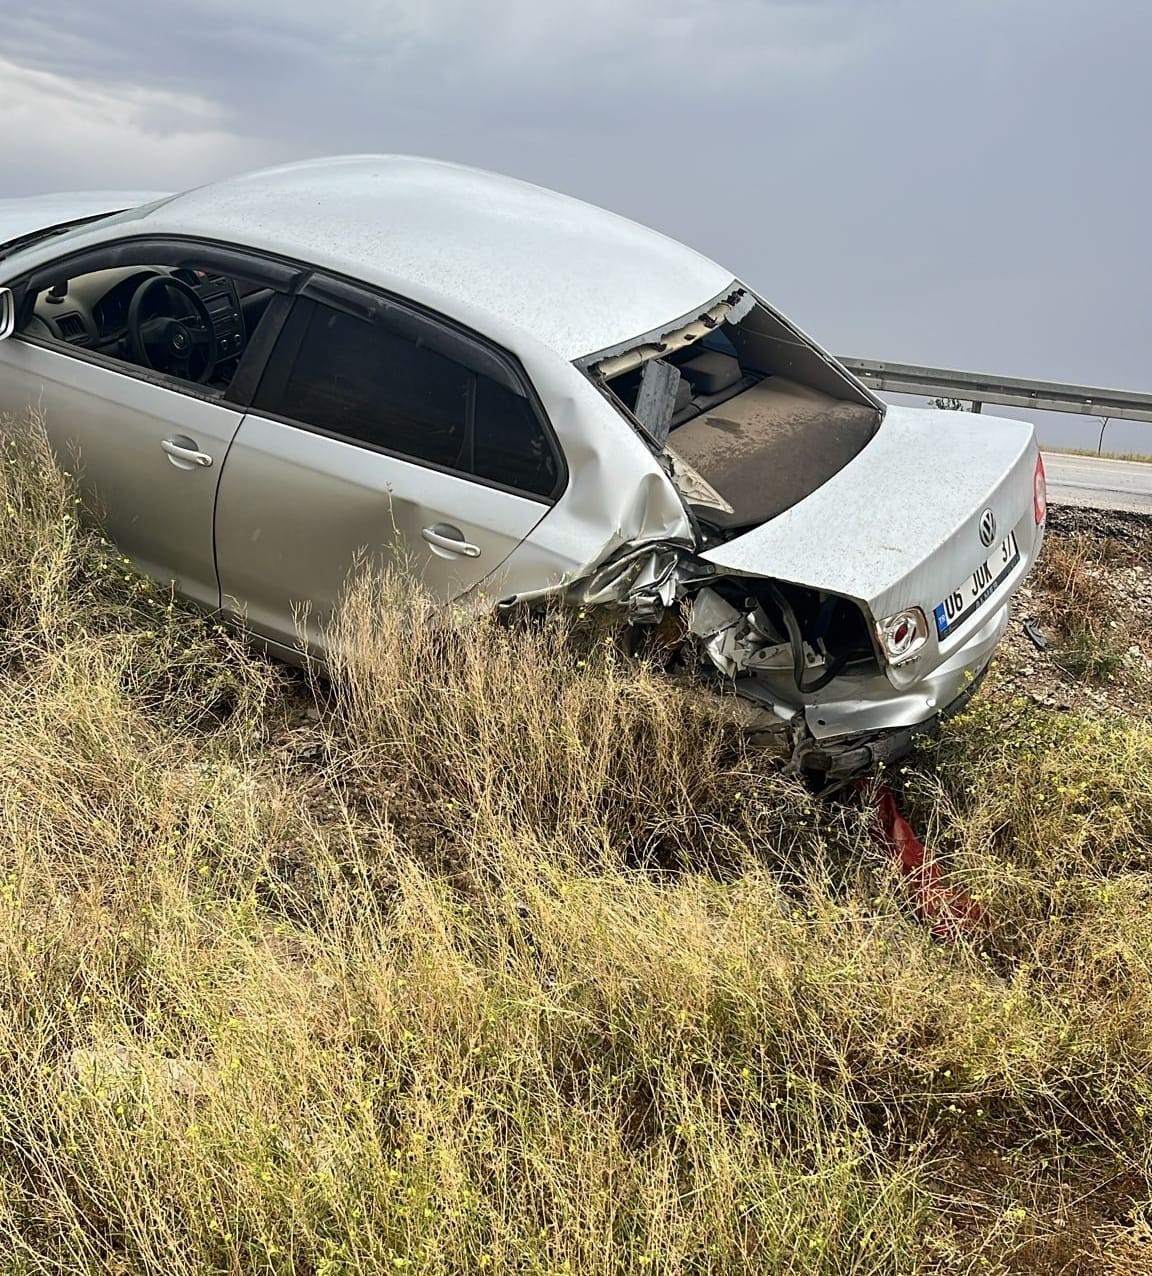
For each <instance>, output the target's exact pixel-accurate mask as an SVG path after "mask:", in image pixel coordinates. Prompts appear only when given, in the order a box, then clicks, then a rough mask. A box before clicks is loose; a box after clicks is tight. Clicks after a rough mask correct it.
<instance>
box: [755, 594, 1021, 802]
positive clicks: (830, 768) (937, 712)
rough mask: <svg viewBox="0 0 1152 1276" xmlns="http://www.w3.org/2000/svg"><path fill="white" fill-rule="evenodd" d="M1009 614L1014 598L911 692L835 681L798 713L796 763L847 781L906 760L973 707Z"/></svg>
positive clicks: (794, 732) (795, 720) (794, 742)
mask: <svg viewBox="0 0 1152 1276" xmlns="http://www.w3.org/2000/svg"><path fill="white" fill-rule="evenodd" d="M1009 614H1010V604H1009V603H1007V602H1006V603H1005V604H1004V606H1002V607H1000V608H998V609H997V610H996V611H995V612H994V613H993V614H992V615H991V616H990V617H989V618H988V619H987V620H986V621H985V622H984V624H983V625H981V626H980V628H979V629H978V630H977V631H976V632H975V633H974V634H973V635H972V636H971V637H970V638H969V639H968V641H967V642H966V643H964V644H963V646H961V647H960V648H958V649H957V650H956V651H955V652H953V653H952V655H951V656H950V658H949V659H948V660H947V661H946V662H945V663H944V664H942V665H940V666H939V667H938V668H936V669H934V670H933V671H932V673H931V674H929V675H928V677H926V678H925V679H924V680H923V681H922V682H919V683H917V684H916V685H915V687H914V688H913V689H910V690H909V691H908V692H906V693H905V694H903V695H893V694H892V688H891V686H890V685H885V684H879V685H878V688H877V693H876V694H875V695H874V696H873V697H867V698H865V697H862V696H850V697H845V695H844V691H845V686H844V682H847V681H849V680H844V681H842V682H837V683H833V684H832V685H831V686H829V687H828V688H827V690H826V691H825V692H823V693H820V695H819V696H817V697H816V698H815V699H814V702H809V703H807V704H805V705H804V706H803V707H802V708H798V709H797V710H796V711H795V713H794V714H793V716H792V718H791V719H790V721H791V724H792V761H791V765H792V766H793V767H794V768H795V769H797V770H803V771H818V772H823V773H825V774H826V775H827V776H828V777H829V778H835V779H841V778H846V777H848V776H852V775H857V774H860V773H862V772H865V771H869V770H872V769H874V768H876V767H879V766H890V765H891V764H892V763H894V762H897V761H899V760H900V758H902V757H904V755H905V754H907V753H908V751H909V750H910V749H911V747H912V743H913V741H914V739H915V738H916V737H917V736H931V735H933V734H935V733H936V731H937V730H938V729H939V727H940V724H941V723H942V722H944V721H945V720H946V719H948V718H950V717H952V716H954V715H955V714H957V713H960V712H961V711H962V710H963V709H964V707H965V706H966V705H967V703H968V701H969V700H970V699H971V698H972V696H973V694H974V693H975V691H976V689H977V688H978V687H979V685H980V683H981V682H982V681H983V679H984V676H985V674H986V673H987V672H988V666H989V664H990V662H991V660H992V656H993V654H994V652H995V650H996V647H997V646H998V644H999V642H1000V640H1001V638H1002V637H1003V635H1004V632H1005V630H1006V629H1007V627H1008V619H1009ZM869 681H872V680H869ZM860 690H863V688H860ZM776 711H777V712H779V711H780V710H779V709H777V710H776ZM846 728H849V729H846Z"/></svg>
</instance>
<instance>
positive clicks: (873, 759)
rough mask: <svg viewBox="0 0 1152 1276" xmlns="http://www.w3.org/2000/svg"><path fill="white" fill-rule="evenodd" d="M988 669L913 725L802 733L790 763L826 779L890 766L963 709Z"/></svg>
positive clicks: (834, 778) (837, 778)
mask: <svg viewBox="0 0 1152 1276" xmlns="http://www.w3.org/2000/svg"><path fill="white" fill-rule="evenodd" d="M987 672H988V669H987V666H985V667H984V668H983V669H981V670H980V671H979V673H977V674H975V675H974V676H973V677H972V678H970V679H969V682H968V685H967V686H966V687H965V688H964V690H963V691H961V692H960V694H959V695H958V696H957V697H956V698H955V699H954V700H953V701H952V702H951V703H950V704H948V705H946V706H945V707H944V708H943V709H941V710H940V711H939V712H938V713H934V714H933V715H932V716H931V717H930V718H925V719H924V720H923V721H922V722H918V723H916V725H915V726H910V727H892V728H889V729H888V730H887V731H879V732H874V733H872V734H870V735H869V734H863V735H851V736H839V737H837V738H836V739H834V740H823V741H821V740H816V739H814V738H813V737H812V736H810V735H807V734H806V733H805V734H803V735H802V738H800V739H797V740H796V741H795V742H794V745H793V750H792V760H791V763H790V765H791V767H792V768H793V769H795V770H797V771H805V772H812V771H815V772H818V773H820V774H821V775H823V776H824V777H825V778H827V779H829V780H844V779H850V778H852V777H853V776H857V775H863V774H865V773H866V772H869V771H873V770H876V769H877V768H879V767H885V766H892V765H893V764H894V763H896V762H899V761H900V759H901V758H903V757H905V756H906V755H907V754H908V753H909V752H910V751H911V749H912V745H913V743H914V742H915V740H916V739H917V738H918V737H924V736H928V737H931V736H934V735H936V733H937V732H938V731H939V730H940V726H941V723H943V722H945V721H947V719H949V718H951V717H954V716H955V715H956V714H958V713H962V712H963V710H964V709H965V707H966V706H967V704H968V701H969V700H971V699H972V697H973V695H975V693H976V691H977V689H978V688H979V686H980V684H981V683H982V682H983V681H984V675H985V674H986V673H987Z"/></svg>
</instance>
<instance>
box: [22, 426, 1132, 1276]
mask: <svg viewBox="0 0 1152 1276" xmlns="http://www.w3.org/2000/svg"><path fill="white" fill-rule="evenodd" d="M75 512H76V505H75V497H74V495H73V492H72V487H71V483H70V481H69V480H68V479H67V477H65V476H63V475H61V474H60V473H59V472H58V470H57V469H56V468H55V467H54V466H53V465H52V464H51V462H50V460H49V458H48V456H47V453H46V451H45V449H44V447H43V445H42V444H41V443H39V442H37V441H35V440H33V441H32V442H31V443H27V444H17V445H15V446H14V445H12V444H11V443H9V444H7V445H6V447H5V451H4V456H3V465H2V466H0V516H2V518H3V529H4V530H3V536H2V538H0V624H2V625H3V627H4V648H3V652H4V654H3V661H2V664H0V679H2V689H3V702H4V705H5V722H4V730H3V732H2V733H0V821H2V832H0V839H2V840H0V1273H11V1274H13V1276H15V1274H16V1273H21V1274H24V1273H60V1274H61V1276H62V1274H63V1273H69V1274H71V1273H77V1272H90V1273H96V1272H101V1273H103V1272H125V1273H127V1272H133V1273H135V1272H149V1273H157V1274H158V1276H159V1274H161V1273H162V1274H163V1276H174V1274H176V1273H205V1272H219V1273H233V1272H235V1273H240V1272H243V1273H248V1272H253V1273H255V1272H267V1273H283V1274H285V1276H287V1274H288V1273H316V1274H317V1276H344V1274H345V1273H364V1274H365V1276H367V1274H368V1273H372V1274H373V1276H375V1274H376V1273H379V1272H382V1271H408V1272H428V1273H444V1274H448V1273H460V1272H473V1271H484V1270H489V1271H493V1272H525V1273H553V1272H566V1271H567V1272H574V1273H582V1274H583V1273H609V1272H659V1273H680V1272H693V1273H696V1272H744V1271H750V1272H758V1273H759V1272H763V1273H773V1272H778V1273H795V1274H797V1276H799V1274H801V1273H805V1274H806V1273H827V1274H828V1276H833V1274H835V1276H842V1274H844V1273H859V1274H861V1276H863V1274H864V1273H868V1274H869V1276H872V1274H879V1273H913V1272H956V1273H965V1272H973V1273H975V1272H980V1273H995V1272H1006V1271H1020V1272H1025V1271H1026V1272H1058V1271H1084V1272H1089V1271H1091V1272H1112V1273H1115V1274H1116V1276H1120V1274H1121V1273H1136V1272H1141V1271H1146V1270H1148V1265H1149V1262H1150V1261H1152V1231H1150V1230H1149V1224H1148V1220H1147V1210H1148V1205H1149V1195H1148V1193H1149V1176H1150V1174H1152V1163H1150V1162H1152V1151H1150V1148H1149V1140H1148V1121H1149V1114H1150V1113H1152V1072H1150V1071H1149V1065H1150V1063H1152V1034H1150V1027H1152V1024H1150V1013H1152V1012H1150V1009H1149V1008H1150V1006H1152V909H1150V907H1149V905H1150V903H1152V861H1150V859H1149V855H1150V853H1152V729H1150V728H1149V726H1148V724H1147V723H1146V722H1145V721H1138V720H1124V719H1122V718H1119V717H1117V716H1110V715H1107V714H1100V715H1093V714H1090V713H1087V712H1084V713H1081V712H1067V713H1059V712H1056V711H1053V710H1049V709H1045V708H1043V707H1038V706H1036V705H1033V704H1031V703H1025V702H1024V701H1023V700H1021V699H1019V698H1018V697H1012V696H1008V695H1006V694H1000V693H998V692H997V691H996V688H995V686H993V688H992V689H991V691H990V692H989V693H988V694H987V695H985V696H983V697H982V698H980V699H979V700H978V701H977V702H976V705H975V707H974V709H973V710H972V712H971V713H970V714H968V715H967V716H966V717H965V718H964V719H962V720H960V721H959V722H957V723H956V724H955V725H954V726H953V727H952V728H951V730H950V731H949V733H948V735H947V736H946V737H945V739H944V740H943V741H942V742H941V743H940V744H939V745H938V746H936V747H935V748H933V749H932V750H929V751H927V752H925V753H923V754H921V755H920V757H919V758H918V759H917V760H916V762H915V765H913V766H911V767H910V768H909V769H908V770H907V771H906V773H905V774H904V775H903V776H902V777H901V779H902V783H903V785H904V787H905V790H906V798H907V802H908V805H909V807H910V810H911V812H912V814H913V818H914V820H915V821H916V822H917V824H918V826H919V827H920V829H921V830H922V831H924V832H926V833H927V834H928V835H929V836H930V838H931V840H932V841H933V842H934V843H935V844H936V845H937V846H939V847H941V848H942V849H943V850H945V851H947V852H948V853H949V854H950V856H951V857H952V859H953V862H954V864H955V867H956V871H957V874H958V875H959V876H960V877H961V878H962V879H963V880H964V881H965V883H967V884H968V885H969V886H970V887H971V888H972V889H973V890H974V891H975V893H976V894H978V895H979V896H980V897H981V900H982V902H983V904H984V906H985V908H986V910H987V922H986V925H985V926H984V928H983V929H982V931H981V932H980V933H979V934H978V935H976V936H974V937H973V938H972V939H971V941H963V942H959V943H956V944H952V945H941V944H939V943H936V942H933V941H932V939H931V938H930V936H929V935H928V934H927V932H926V930H925V928H924V927H922V926H921V925H919V924H918V923H917V922H916V921H915V920H913V919H912V916H911V912H910V909H909V907H908V901H907V900H906V899H905V898H904V895H903V893H902V888H901V885H900V883H899V882H898V881H897V880H896V878H895V876H894V874H893V872H892V871H891V868H890V865H889V864H888V863H887V861H886V859H885V857H884V856H883V855H882V854H881V853H880V852H878V851H877V850H876V848H875V846H874V844H873V842H872V841H871V839H870V837H869V835H868V829H867V820H866V817H865V816H864V815H863V814H861V813H860V812H859V811H856V810H854V809H851V808H840V809H835V810H830V809H829V810H826V809H818V808H816V807H815V806H814V805H813V803H812V802H811V800H810V799H809V797H808V795H807V794H806V793H805V791H804V790H803V789H802V788H800V787H799V786H798V785H796V784H794V783H792V782H790V781H787V780H785V779H782V778H780V777H779V776H778V775H776V774H775V773H774V772H773V770H772V769H771V767H770V766H769V765H768V764H766V763H765V762H764V761H763V760H762V759H760V758H758V757H756V756H755V755H754V754H751V753H749V752H748V751H747V750H746V748H745V747H744V745H743V743H742V742H741V740H740V739H739V738H738V737H736V736H734V735H733V734H732V733H731V731H730V729H729V728H728V727H727V726H726V725H725V724H724V723H723V722H721V721H714V720H712V719H711V718H710V717H709V715H708V714H707V711H706V710H703V709H701V707H700V702H699V700H698V699H696V698H694V697H691V696H689V695H686V694H684V693H683V692H681V691H678V690H677V689H675V688H672V687H669V686H667V685H666V684H665V683H663V682H662V681H661V680H660V678H659V677H658V676H657V675H656V674H655V673H653V672H652V671H649V670H647V669H645V668H643V667H637V666H632V665H626V664H624V663H622V662H621V661H620V660H619V658H618V657H617V656H616V655H615V654H614V651H613V649H612V648H611V647H610V646H609V645H606V644H603V643H601V644H599V645H597V644H595V643H590V642H587V641H584V642H581V643H579V644H578V649H576V650H574V649H573V644H574V643H575V642H576V640H575V639H573V638H572V636H571V635H569V634H566V632H565V630H564V627H563V625H562V624H561V623H560V622H555V623H553V624H550V625H543V626H541V627H539V628H535V629H524V630H511V631H509V630H501V629H500V628H498V627H497V626H495V625H493V624H490V623H487V622H484V621H481V622H480V623H478V624H475V625H473V626H470V627H468V628H467V629H465V630H463V631H461V632H460V633H458V634H456V635H455V636H454V638H453V640H452V641H451V642H444V641H441V640H439V639H438V638H437V636H436V634H435V632H434V631H433V629H432V627H431V625H430V624H429V623H428V621H427V619H425V618H423V613H422V612H421V611H420V609H419V608H418V607H415V606H414V605H413V604H412V602H411V600H410V599H405V598H404V597H403V596H402V595H401V594H400V593H399V592H398V591H397V590H395V589H393V588H392V587H390V586H389V585H387V584H386V583H383V584H382V583H379V582H377V583H375V584H372V583H369V584H367V585H365V586H363V587H362V588H360V589H359V590H358V591H356V592H354V594H353V596H352V597H351V598H350V600H349V603H348V606H347V608H346V610H345V613H344V617H343V620H342V624H343V626H344V637H345V640H346V642H345V649H346V652H347V654H346V657H345V658H344V659H343V660H342V661H341V663H340V665H339V667H338V668H337V669H335V670H334V677H333V682H332V685H331V688H330V689H327V690H325V691H324V694H323V696H322V697H321V700H320V702H319V703H320V720H319V722H318V723H316V724H311V723H309V722H308V721H307V719H306V718H305V716H304V713H303V711H302V701H303V700H305V699H306V696H305V689H304V688H303V687H302V685H301V683H300V681H299V679H297V678H295V677H294V676H293V675H289V674H288V673H286V672H284V671H282V670H280V669H278V668H276V667H274V666H271V665H269V664H267V663H266V662H263V661H260V660H257V659H254V658H253V657H252V656H250V655H249V654H247V653H246V652H245V651H244V650H243V649H242V648H241V647H240V646H239V645H238V644H237V642H236V641H235V640H234V639H232V638H231V637H229V636H228V635H227V634H225V633H222V632H220V631H218V630H216V629H214V628H213V627H212V626H211V625H209V624H207V623H206V622H204V621H203V620H201V619H199V618H198V617H196V616H194V615H193V614H191V613H190V612H188V611H187V610H185V609H184V608H183V607H182V606H180V605H179V604H174V603H173V602H172V601H171V600H170V599H168V598H167V597H165V596H164V595H163V594H162V593H161V592H159V591H157V590H156V589H155V588H153V587H152V586H150V585H148V584H147V583H146V582H142V581H140V580H139V579H138V578H136V577H135V576H134V574H133V573H132V572H131V571H130V570H129V569H128V567H127V565H126V564H125V563H123V561H122V560H120V559H118V558H117V557H116V555H115V553H114V552H113V551H112V549H111V547H109V546H107V545H105V544H103V543H102V542H101V541H100V540H99V538H98V537H97V536H94V535H92V534H90V533H88V532H86V531H84V530H83V529H82V528H81V526H80V525H79V523H78V522H77V521H76V518H75Z"/></svg>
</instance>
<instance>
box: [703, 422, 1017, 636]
mask: <svg viewBox="0 0 1152 1276" xmlns="http://www.w3.org/2000/svg"><path fill="white" fill-rule="evenodd" d="M1037 455H1038V448H1037V445H1036V441H1035V433H1034V430H1033V427H1032V426H1031V425H1030V424H1028V423H1027V422H1024V421H1012V420H1006V419H1003V418H997V417H992V416H985V415H983V414H976V413H968V412H946V411H936V410H931V409H918V408H904V407H895V406H889V408H888V410H887V413H886V414H885V417H884V421H883V423H882V424H881V426H880V428H879V430H878V431H877V433H876V434H875V436H874V437H873V438H872V439H871V440H870V441H869V442H868V443H867V445H866V446H865V447H864V448H863V449H862V450H861V451H860V452H859V454H858V455H857V456H856V457H855V458H854V459H853V460H852V461H850V462H849V463H848V464H847V465H846V466H845V467H844V468H843V469H842V470H840V471H839V472H838V473H837V474H834V475H833V476H832V477H831V478H830V479H829V480H828V481H827V482H826V483H824V484H823V485H822V486H821V487H819V488H817V489H816V490H815V491H814V492H812V493H811V494H810V495H808V496H806V497H805V498H804V499H803V500H801V501H800V502H798V503H797V504H796V505H794V506H792V507H791V508H790V509H787V510H785V511H784V512H783V513H781V514H780V515H778V516H777V517H776V518H773V519H771V520H770V521H768V522H765V523H763V524H761V525H760V526H758V527H755V528H753V529H751V530H750V531H748V532H745V533H744V534H743V535H740V536H737V537H735V538H734V539H732V540H729V541H726V542H725V543H724V544H722V545H718V546H716V547H714V548H712V549H709V550H706V551H704V552H703V553H702V554H701V557H703V558H705V559H707V560H708V561H709V562H711V563H714V564H715V565H716V566H718V567H722V568H724V569H725V570H726V571H729V572H732V573H734V574H741V575H753V576H767V577H772V578H775V579H777V580H784V581H791V582H793V583H795V584H797V585H804V586H807V587H809V588H812V589H817V590H823V591H827V592H828V593H833V594H840V595H841V596H843V597H847V598H851V599H854V600H855V601H857V602H858V603H861V604H863V605H864V607H865V608H866V609H867V610H868V611H869V612H870V613H871V614H872V616H873V617H874V618H880V617H884V616H889V615H892V614H894V613H895V612H898V611H900V610H901V609H902V608H904V607H911V606H918V607H921V608H923V609H924V611H925V613H926V614H927V615H928V617H929V620H931V617H932V611H933V609H934V608H935V607H936V605H937V604H938V603H940V602H941V600H943V599H944V598H945V597H946V596H947V595H948V594H949V593H950V591H952V590H954V589H956V588H957V587H958V586H959V585H960V584H961V583H962V582H963V581H965V580H966V579H967V578H968V577H969V576H970V575H971V574H972V573H973V572H975V571H976V570H977V568H978V567H979V566H980V564H982V563H983V562H984V561H985V560H986V559H987V558H988V557H989V554H990V553H991V552H992V548H991V547H990V546H989V545H986V544H985V543H984V542H983V541H982V540H981V536H980V528H979V521H980V517H981V514H982V513H983V512H984V511H985V510H987V509H991V510H992V513H993V516H994V518H995V520H996V527H997V531H996V533H995V539H994V540H993V541H992V547H994V546H995V545H996V544H998V543H999V540H1000V538H1002V537H1003V536H1005V535H1006V534H1007V533H1009V532H1012V531H1015V532H1016V533H1017V537H1018V541H1019V548H1020V553H1021V558H1022V559H1023V560H1024V563H1025V565H1026V564H1028V563H1030V562H1031V559H1032V557H1033V556H1034V552H1035V548H1036V542H1037V540H1038V537H1039V532H1038V530H1037V528H1036V526H1035V521H1034V517H1033V476H1034V471H1035V466H1036V458H1037ZM979 614H981V613H980V612H977V613H974V615H979Z"/></svg>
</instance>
